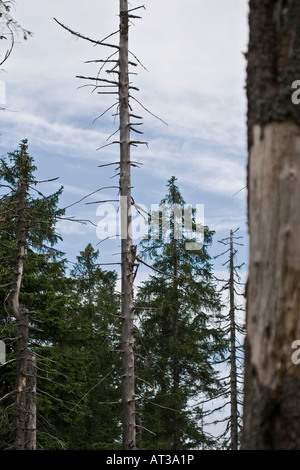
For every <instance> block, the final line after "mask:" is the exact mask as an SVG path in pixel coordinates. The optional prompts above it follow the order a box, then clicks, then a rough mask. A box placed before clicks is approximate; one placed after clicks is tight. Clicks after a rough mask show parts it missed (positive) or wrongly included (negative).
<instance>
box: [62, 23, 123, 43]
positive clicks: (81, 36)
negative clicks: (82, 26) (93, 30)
mask: <svg viewBox="0 0 300 470" xmlns="http://www.w3.org/2000/svg"><path fill="white" fill-rule="evenodd" d="M53 19H54V21H56V23H57V24H59V26H61V27H62V28H64V29H65V30H66V31H68V32H69V33H71V34H73V35H74V36H77V37H78V38H80V39H85V40H86V41H89V42H91V43H93V44H98V45H100V46H107V47H113V48H114V49H118V50H119V46H116V45H115V44H108V43H105V42H102V41H95V40H94V39H91V38H89V37H87V36H83V34H80V33H76V32H75V31H73V30H72V29H70V28H69V27H68V26H66V25H64V24H62V23H60V21H58V20H57V19H56V18H53Z"/></svg>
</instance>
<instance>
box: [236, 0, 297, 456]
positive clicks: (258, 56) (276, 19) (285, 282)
mask: <svg viewBox="0 0 300 470" xmlns="http://www.w3.org/2000/svg"><path fill="white" fill-rule="evenodd" d="M249 4H250V16H249V24H250V39H249V49H248V57H247V58H248V68H247V96H248V152H249V161H248V191H249V193H248V198H249V199H248V211H249V213H248V218H249V232H250V264H249V279H248V287H247V338H246V362H245V402H244V433H243V444H242V448H243V449H251V450H256V449H261V450H271V449H289V450H292V449H298V450H299V449H300V367H299V366H297V365H295V364H293V362H292V360H291V356H292V353H293V350H292V349H291V347H292V342H293V341H294V340H296V339H300V315H299V313H300V243H299V236H300V108H299V107H297V106H296V105H295V104H293V102H292V99H291V97H292V88H291V87H292V83H293V82H294V81H295V80H297V79H300V2H299V0H290V1H286V0H250V2H249Z"/></svg>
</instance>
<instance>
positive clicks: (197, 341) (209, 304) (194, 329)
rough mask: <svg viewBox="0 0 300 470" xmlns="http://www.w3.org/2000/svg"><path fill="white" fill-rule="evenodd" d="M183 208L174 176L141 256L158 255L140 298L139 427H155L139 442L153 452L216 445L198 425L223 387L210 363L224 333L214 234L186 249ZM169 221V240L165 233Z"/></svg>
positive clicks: (188, 239)
mask: <svg viewBox="0 0 300 470" xmlns="http://www.w3.org/2000/svg"><path fill="white" fill-rule="evenodd" d="M184 208H185V203H184V200H183V198H182V196H181V194H180V191H179V188H178V187H177V185H176V178H174V177H172V178H171V179H170V180H169V181H168V193H167V195H166V197H165V198H164V199H163V200H162V201H161V204H160V212H161V214H162V219H164V221H162V220H161V223H160V224H158V225H157V226H156V231H155V230H153V224H152V232H151V235H152V238H149V239H148V240H145V241H144V242H143V247H144V249H143V251H142V254H143V256H144V257H148V258H150V259H152V260H153V263H152V268H153V269H154V270H155V274H153V275H152V276H151V277H150V279H149V280H148V281H146V282H144V283H143V285H142V287H141V288H140V289H139V294H138V298H137V302H136V309H137V311H138V312H139V323H138V327H139V330H140V334H139V338H138V349H137V352H138V358H142V361H140V360H139V361H138V365H137V371H138V372H137V373H138V377H139V379H142V380H141V382H139V384H140V385H139V389H140V395H141V400H142V402H143V403H144V404H143V405H140V406H139V408H138V411H139V414H138V418H139V421H138V426H140V429H141V430H142V429H143V428H146V430H148V431H151V434H150V435H149V436H148V437H147V438H146V440H145V441H144V442H143V441H142V443H143V445H144V446H148V448H150V447H151V448H155V449H173V450H179V449H188V448H195V446H196V447H198V446H200V445H206V446H208V447H209V446H211V445H212V441H211V439H210V438H209V437H208V436H207V435H206V436H205V435H204V433H203V429H202V425H201V419H202V404H201V403H202V400H203V399H204V398H206V399H207V398H212V397H214V396H216V395H217V393H219V392H220V384H219V382H218V378H217V373H216V371H215V370H214V368H213V366H212V361H213V358H214V357H217V356H218V355H219V354H222V351H223V349H224V341H223V334H222V332H221V330H220V329H218V328H217V326H216V320H217V318H218V315H219V312H220V298H219V295H218V292H217V289H216V285H215V282H214V278H213V275H212V265H211V263H210V259H211V258H210V254H209V246H210V244H211V242H212V237H213V232H212V231H210V230H209V229H208V227H205V228H204V243H203V246H202V248H201V249H198V250H196V251H190V250H187V249H186V244H187V243H190V242H192V241H195V240H193V239H192V238H191V234H189V235H187V234H185V233H183V232H182V227H183V225H184V223H183V218H184ZM181 213H182V214H181ZM166 220H168V221H169V226H170V231H169V232H170V233H169V237H168V234H166V233H164V230H163V225H164V224H165V221H166ZM180 234H181V235H180ZM166 236H167V238H166ZM140 261H141V260H140ZM143 363H144V364H146V368H145V367H143ZM142 384H143V385H142ZM150 385H151V386H150ZM143 400H144V401H143ZM148 431H146V432H148ZM142 437H143V438H144V439H145V434H144V433H143V434H142Z"/></svg>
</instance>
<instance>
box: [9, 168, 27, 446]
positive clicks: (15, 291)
mask: <svg viewBox="0 0 300 470" xmlns="http://www.w3.org/2000/svg"><path fill="white" fill-rule="evenodd" d="M26 190H27V182H26V180H25V179H24V178H23V177H20V179H19V183H18V188H17V191H16V198H15V203H16V218H17V222H16V252H15V268H14V278H13V283H12V288H11V291H10V293H9V295H8V299H7V300H8V303H9V305H10V308H11V311H12V314H13V315H14V317H15V319H16V323H17V327H16V338H17V339H16V360H17V384H16V400H15V432H16V434H15V443H14V446H15V449H16V450H24V448H25V442H26V387H27V352H28V351H27V348H28V312H27V310H26V309H25V308H22V307H20V303H19V295H20V288H21V283H22V278H23V268H24V256H25V246H26V215H25V210H26V202H25V201H26Z"/></svg>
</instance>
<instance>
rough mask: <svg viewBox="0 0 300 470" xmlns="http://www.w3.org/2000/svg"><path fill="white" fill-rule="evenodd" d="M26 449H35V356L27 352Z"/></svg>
mask: <svg viewBox="0 0 300 470" xmlns="http://www.w3.org/2000/svg"><path fill="white" fill-rule="evenodd" d="M26 418H27V419H26V423H27V425H26V430H27V439H26V445H25V448H26V450H36V356H35V354H34V353H31V352H29V353H28V359H27V417H26Z"/></svg>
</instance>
